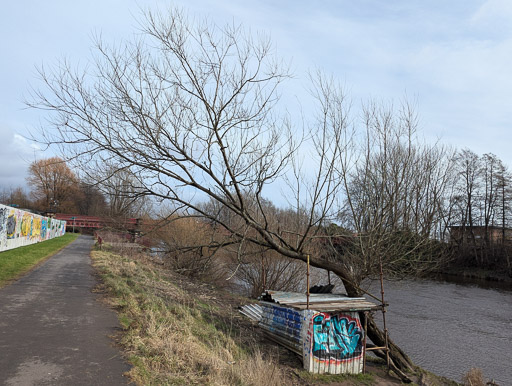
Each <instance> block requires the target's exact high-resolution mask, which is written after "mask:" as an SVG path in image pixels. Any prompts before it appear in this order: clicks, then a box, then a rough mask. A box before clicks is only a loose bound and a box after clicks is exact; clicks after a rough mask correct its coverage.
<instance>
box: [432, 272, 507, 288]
mask: <svg viewBox="0 0 512 386" xmlns="http://www.w3.org/2000/svg"><path fill="white" fill-rule="evenodd" d="M426 278H428V279H442V280H447V281H453V282H457V283H459V282H470V283H471V282H475V283H476V284H484V286H485V282H489V283H500V284H503V285H505V286H510V287H511V288H512V277H510V276H509V275H508V274H507V273H506V272H498V271H494V270H489V269H483V268H464V267H448V268H445V269H443V270H439V271H435V272H432V274H431V275H429V276H428V277H426Z"/></svg>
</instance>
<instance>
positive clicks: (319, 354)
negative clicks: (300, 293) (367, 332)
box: [302, 310, 364, 374]
mask: <svg viewBox="0 0 512 386" xmlns="http://www.w3.org/2000/svg"><path fill="white" fill-rule="evenodd" d="M304 319H305V326H304V327H305V328H303V331H302V334H303V342H304V350H303V359H304V368H306V369H307V370H308V371H311V372H313V373H331V374H340V373H352V374H358V373H360V372H361V370H362V365H363V360H362V359H363V351H364V348H363V344H364V330H363V328H362V326H361V322H360V320H359V316H358V315H357V312H342V313H340V312H317V311H313V310H308V311H306V315H305V317H304Z"/></svg>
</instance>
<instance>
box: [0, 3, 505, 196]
mask: <svg viewBox="0 0 512 386" xmlns="http://www.w3.org/2000/svg"><path fill="white" fill-rule="evenodd" d="M319 4H321V6H319ZM169 5H175V6H179V7H183V8H184V9H185V10H187V11H188V13H189V14H190V15H192V16H198V17H201V18H202V17H205V16H206V17H209V18H210V19H211V20H212V21H213V22H215V23H217V24H224V23H226V22H233V21H234V22H235V23H237V24H238V23H241V24H242V25H243V26H244V27H245V28H248V29H250V30H251V31H252V32H255V33H256V32H264V33H266V34H269V35H270V37H271V39H272V42H273V44H274V47H275V50H276V54H277V55H278V56H279V57H281V58H283V60H284V61H285V62H287V63H288V62H289V63H291V69H292V72H293V75H294V78H293V80H292V81H291V83H290V85H288V86H287V87H288V89H287V92H288V94H289V95H291V96H292V98H291V99H290V100H294V102H297V103H300V102H301V101H302V100H306V99H307V98H306V93H307V90H306V87H307V72H308V71H309V70H315V69H320V70H322V71H325V72H326V73H330V74H332V75H333V76H334V77H335V78H337V79H338V80H339V81H340V82H341V83H342V84H343V85H344V87H345V89H346V90H347V91H348V93H349V95H350V98H351V99H352V103H354V104H356V105H357V104H360V103H361V101H365V100H368V99H369V98H375V99H377V100H383V101H399V100H400V99H403V98H404V96H407V98H408V99H411V100H413V102H414V103H415V105H416V110H417V112H418V114H419V116H420V128H421V130H422V133H423V135H424V136H425V137H426V138H428V139H429V140H432V141H434V140H437V139H439V141H440V142H442V143H445V144H447V145H451V146H454V147H456V148H458V149H462V148H469V149H471V150H473V151H475V152H476V153H478V154H484V153H489V152H490V153H494V154H496V155H497V156H498V157H499V158H501V159H502V160H503V161H504V162H505V163H506V164H507V165H508V166H509V167H512V152H511V151H510V150H509V147H510V143H511V140H512V131H511V130H510V128H512V115H511V114H510V108H511V107H512V76H511V75H512V74H511V73H512V23H511V20H512V2H511V1H509V0H451V1H446V0H431V1H420V0H389V1H381V0H359V1H353V0H337V1H329V0H327V1H323V2H311V1H301V0H295V1H291V0H282V1H267V0H264V1H262V0H253V1H251V2H245V1H244V2H242V1H227V0H210V1H206V0H204V1H203V0H198V1H194V0H189V1H174V2H172V3H171V2H169V1H157V0H152V1H149V0H146V1H144V0H138V1H132V0H108V1H107V0H87V1H83V0H76V1H63V0H62V1H61V0H59V1H57V0H48V1H45V2H41V1H35V0H19V1H6V0H2V12H1V14H0V36H1V38H0V52H1V55H0V146H1V147H0V189H8V188H15V187H17V186H25V185H26V183H25V178H26V175H27V169H28V165H29V164H30V163H31V162H33V161H34V160H36V159H40V158H47V157H50V156H53V155H54V153H52V152H51V151H48V150H46V151H45V150H44V149H42V147H41V146H40V145H37V144H35V143H33V142H31V141H30V140H28V139H27V138H28V137H30V134H29V133H30V132H33V133H35V132H37V130H40V128H43V129H45V128H46V123H45V118H46V115H45V114H46V113H45V112H43V111H38V110H31V109H27V108H26V105H25V104H24V100H25V99H26V98H29V92H30V88H31V87H36V88H37V87H38V86H39V85H40V83H39V82H38V78H37V71H36V69H37V67H40V66H41V65H45V66H51V65H52V64H55V63H56V61H57V60H59V59H62V58H66V59H69V60H70V61H71V62H72V63H81V64H84V63H87V62H88V60H89V58H90V57H91V50H92V48H91V47H92V37H93V36H94V35H95V34H101V36H102V38H103V39H104V40H105V41H108V42H119V41H121V40H122V39H130V37H131V36H132V35H133V34H136V33H138V28H139V24H138V19H140V15H141V9H145V8H149V9H157V8H159V9H164V10H165V9H166V8H167V7H169Z"/></svg>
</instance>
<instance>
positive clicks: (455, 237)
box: [449, 225, 512, 244]
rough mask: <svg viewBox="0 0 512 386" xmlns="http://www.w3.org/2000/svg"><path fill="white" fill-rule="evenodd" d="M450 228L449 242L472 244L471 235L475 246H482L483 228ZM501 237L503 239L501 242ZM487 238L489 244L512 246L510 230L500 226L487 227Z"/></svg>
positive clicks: (455, 226)
mask: <svg viewBox="0 0 512 386" xmlns="http://www.w3.org/2000/svg"><path fill="white" fill-rule="evenodd" d="M449 228H450V241H451V242H456V243H457V244H467V243H472V242H473V235H474V237H475V242H476V243H477V244H484V242H485V239H486V238H485V233H486V228H485V227H484V226H473V227H470V226H462V225H452V226H450V227H449ZM503 236H505V239H504V240H503ZM487 237H488V240H489V243H490V244H503V243H505V244H512V229H511V228H503V227H500V226H488V227H487Z"/></svg>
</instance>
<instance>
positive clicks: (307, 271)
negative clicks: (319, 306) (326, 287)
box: [306, 255, 309, 310]
mask: <svg viewBox="0 0 512 386" xmlns="http://www.w3.org/2000/svg"><path fill="white" fill-rule="evenodd" d="M306 265H307V267H306V309H307V310H309V255H308V258H307V263H306Z"/></svg>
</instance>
